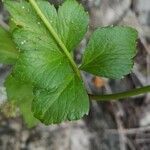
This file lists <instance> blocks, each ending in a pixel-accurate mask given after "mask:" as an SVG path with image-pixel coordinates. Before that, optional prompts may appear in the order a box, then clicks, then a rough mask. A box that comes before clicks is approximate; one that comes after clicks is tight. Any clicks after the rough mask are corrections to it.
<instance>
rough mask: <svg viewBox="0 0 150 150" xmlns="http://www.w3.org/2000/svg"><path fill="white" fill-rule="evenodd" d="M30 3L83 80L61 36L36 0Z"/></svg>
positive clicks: (31, 0) (30, 0)
mask: <svg viewBox="0 0 150 150" xmlns="http://www.w3.org/2000/svg"><path fill="white" fill-rule="evenodd" d="M29 2H30V3H31V5H32V7H33V8H34V9H35V11H36V13H37V14H38V15H39V17H40V18H41V20H42V21H43V22H44V24H45V26H46V27H47V29H48V30H49V31H50V33H51V34H52V36H53V37H54V39H55V40H56V42H57V43H58V45H59V46H60V47H61V49H62V50H63V52H64V54H65V55H66V57H67V58H68V60H69V62H70V64H71V65H72V68H73V70H74V71H75V72H76V74H77V75H78V77H79V78H81V74H80V71H79V69H78V67H77V65H76V63H75V62H74V60H73V59H72V57H71V55H70V53H69V51H68V50H67V48H66V46H65V45H64V43H63V42H62V41H61V39H60V38H59V36H58V35H57V33H56V32H55V30H54V29H53V27H52V25H51V23H50V22H49V21H48V20H47V18H46V17H45V15H44V14H43V13H42V11H41V10H40V8H39V6H38V5H37V3H36V1H35V0H29Z"/></svg>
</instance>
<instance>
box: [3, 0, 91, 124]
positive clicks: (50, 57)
mask: <svg viewBox="0 0 150 150" xmlns="http://www.w3.org/2000/svg"><path fill="white" fill-rule="evenodd" d="M5 4H6V7H7V9H8V10H9V12H10V14H11V16H12V17H13V22H15V24H16V25H17V28H16V29H15V30H14V31H13V37H14V41H15V43H16V44H17V45H18V47H19V48H20V49H21V54H20V57H19V60H18V61H17V63H16V65H15V67H14V69H13V75H14V76H15V78H17V79H20V80H23V81H27V82H31V83H32V85H33V86H34V94H35V99H34V101H33V104H32V110H33V113H34V115H35V117H36V118H38V119H39V120H41V121H42V122H43V123H45V124H52V123H60V122H62V121H66V120H75V119H79V118H81V117H82V116H83V115H84V114H87V112H88V110H89V102H88V96H87V93H86V91H85V89H84V86H83V82H82V81H81V79H79V77H78V76H77V74H76V73H75V72H74V70H73V69H72V66H71V65H70V61H69V60H68V59H67V57H66V55H65V54H64V52H63V50H62V49H61V47H60V45H59V43H57V40H55V39H54V37H53V36H52V34H51V33H50V32H49V30H48V29H47V27H46V25H45V23H44V22H42V20H41V19H40V17H39V16H38V15H37V13H36V11H35V10H34V9H33V8H32V6H31V5H30V3H28V2H25V1H21V2H13V1H9V0H8V1H7V2H6V3H5ZM37 4H38V7H39V8H40V10H41V11H42V13H43V15H44V16H45V17H46V21H48V22H49V23H51V25H52V28H53V29H54V31H55V32H56V34H57V35H58V37H59V38H60V39H61V40H62V42H64V44H66V45H65V46H66V47H67V48H68V50H69V51H70V50H72V49H73V48H75V46H76V44H78V43H79V42H80V39H82V37H83V36H84V33H85V31H86V28H87V25H86V24H87V14H86V13H84V11H83V8H82V7H81V6H80V5H79V4H78V3H77V2H76V1H74V0H72V1H69V0H68V1H66V2H65V3H64V4H63V5H62V6H61V7H60V8H59V10H58V13H57V12H56V10H55V8H54V6H52V5H50V4H49V3H48V2H45V1H42V0H39V1H37ZM66 9H67V10H68V11H67V10H66ZM75 9H76V10H75ZM72 10H75V11H74V13H73V11H72ZM67 12H69V13H71V14H72V18H71V17H70V16H69V17H68V14H67ZM80 14H82V15H83V14H85V16H84V15H83V16H80ZM67 17H68V18H67ZM64 18H65V19H66V21H64ZM79 22H80V24H79V28H80V30H81V31H79V30H77V28H78V27H75V26H74V25H73V24H77V23H79ZM75 29H76V30H75ZM72 31H76V32H75V33H74V34H73V32H72ZM83 32H84V33H83ZM72 34H73V35H72ZM69 38H70V40H71V42H68V41H69Z"/></svg>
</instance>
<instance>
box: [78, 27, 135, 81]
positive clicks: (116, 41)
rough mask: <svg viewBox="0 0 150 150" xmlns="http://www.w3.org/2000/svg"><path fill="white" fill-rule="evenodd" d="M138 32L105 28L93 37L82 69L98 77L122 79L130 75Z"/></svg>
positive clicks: (122, 28)
mask: <svg viewBox="0 0 150 150" xmlns="http://www.w3.org/2000/svg"><path fill="white" fill-rule="evenodd" d="M136 40H137V32H136V30H134V29H132V28H130V27H104V28H99V29H97V30H96V31H95V32H94V34H93V35H92V37H91V39H90V41H89V44H88V46H87V48H86V50H85V54H84V56H83V61H82V65H81V66H80V69H82V70H84V71H87V72H89V73H92V74H94V75H97V76H103V77H108V78H114V79H116V78H121V77H122V76H124V75H126V74H128V73H130V71H131V69H132V67H133V58H134V57H135V54H136Z"/></svg>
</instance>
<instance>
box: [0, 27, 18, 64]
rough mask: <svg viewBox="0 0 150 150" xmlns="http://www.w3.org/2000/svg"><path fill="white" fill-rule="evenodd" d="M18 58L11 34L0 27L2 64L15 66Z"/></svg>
mask: <svg viewBox="0 0 150 150" xmlns="http://www.w3.org/2000/svg"><path fill="white" fill-rule="evenodd" d="M17 57H18V51H17V50H16V47H15V44H14V43H13V41H12V39H11V36H10V33H9V32H8V31H5V30H4V29H3V28H2V27H0V63H4V64H14V63H15V62H16V60H17Z"/></svg>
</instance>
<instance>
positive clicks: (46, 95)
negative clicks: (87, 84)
mask: <svg viewBox="0 0 150 150" xmlns="http://www.w3.org/2000/svg"><path fill="white" fill-rule="evenodd" d="M35 96H36V98H35V99H34V101H33V105H32V109H33V112H34V115H35V116H36V117H37V118H38V119H39V120H41V121H42V122H43V123H45V124H46V125H48V124H50V123H54V124H55V123H60V122H62V121H66V120H77V119H80V118H81V117H82V116H83V115H85V113H86V114H87V113H88V108H89V104H88V96H87V93H86V91H85V90H84V88H83V84H82V83H81V81H80V80H79V78H78V77H76V76H72V75H70V76H68V77H67V78H66V79H65V80H64V82H63V83H62V84H61V85H60V86H59V87H57V88H54V89H51V90H45V89H42V90H41V89H36V91H35Z"/></svg>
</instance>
